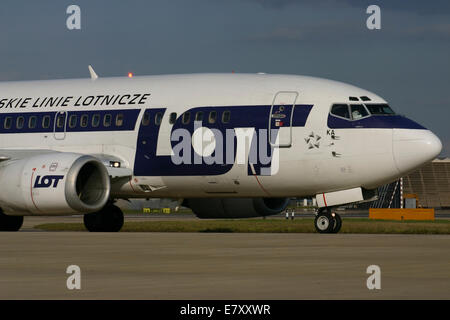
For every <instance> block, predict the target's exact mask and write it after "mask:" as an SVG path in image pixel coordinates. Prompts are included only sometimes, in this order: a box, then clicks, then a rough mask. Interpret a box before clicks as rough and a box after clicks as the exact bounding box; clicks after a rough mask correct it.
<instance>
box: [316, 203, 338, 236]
mask: <svg viewBox="0 0 450 320" xmlns="http://www.w3.org/2000/svg"><path fill="white" fill-rule="evenodd" d="M314 226H315V227H316V230H317V232H319V233H338V232H339V230H341V227H342V219H341V216H340V215H338V214H337V213H335V212H331V209H330V208H320V209H319V212H318V213H317V215H316V219H315V220H314Z"/></svg>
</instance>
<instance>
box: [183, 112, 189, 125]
mask: <svg viewBox="0 0 450 320" xmlns="http://www.w3.org/2000/svg"><path fill="white" fill-rule="evenodd" d="M190 121H191V113H190V112H185V113H184V114H183V120H182V122H183V124H188V123H189V122H190Z"/></svg>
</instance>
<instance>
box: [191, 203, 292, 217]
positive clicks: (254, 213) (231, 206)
mask: <svg viewBox="0 0 450 320" xmlns="http://www.w3.org/2000/svg"><path fill="white" fill-rule="evenodd" d="M288 203H289V199H288V198H202V199H197V198H195V199H194V198H193V199H185V201H184V202H183V205H184V206H186V207H189V208H191V210H192V211H193V212H194V213H195V215H196V216H197V217H199V218H202V219H217V218H252V217H263V216H270V215H274V214H278V213H280V212H281V211H283V210H284V209H286V207H287V205H288Z"/></svg>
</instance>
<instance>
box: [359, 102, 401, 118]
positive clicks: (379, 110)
mask: <svg viewBox="0 0 450 320" xmlns="http://www.w3.org/2000/svg"><path fill="white" fill-rule="evenodd" d="M366 107H367V109H369V112H370V113H371V114H376V115H379V114H381V115H393V114H395V112H394V111H393V110H392V109H391V107H389V106H388V105H387V104H385V103H383V104H366Z"/></svg>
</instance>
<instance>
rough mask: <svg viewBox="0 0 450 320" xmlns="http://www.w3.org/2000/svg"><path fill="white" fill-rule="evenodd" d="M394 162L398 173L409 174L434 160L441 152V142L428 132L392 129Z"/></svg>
mask: <svg viewBox="0 0 450 320" xmlns="http://www.w3.org/2000/svg"><path fill="white" fill-rule="evenodd" d="M392 140H393V141H392V143H393V153H394V160H395V164H396V166H397V169H398V170H399V171H400V173H407V172H410V171H412V170H414V169H416V168H418V167H420V166H422V165H423V164H425V163H427V162H428V161H431V160H433V159H435V158H436V157H437V156H438V155H439V153H441V150H442V143H441V140H439V138H438V137H437V136H436V135H435V134H434V133H433V132H431V131H430V130H417V129H394V132H393V136H392Z"/></svg>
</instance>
